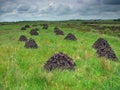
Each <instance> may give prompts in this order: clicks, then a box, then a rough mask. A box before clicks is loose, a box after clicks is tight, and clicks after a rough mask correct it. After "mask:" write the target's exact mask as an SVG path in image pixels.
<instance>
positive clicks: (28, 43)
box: [25, 38, 38, 48]
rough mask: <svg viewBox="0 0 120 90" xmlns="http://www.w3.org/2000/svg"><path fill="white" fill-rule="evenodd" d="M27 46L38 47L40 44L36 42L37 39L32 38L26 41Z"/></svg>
mask: <svg viewBox="0 0 120 90" xmlns="http://www.w3.org/2000/svg"><path fill="white" fill-rule="evenodd" d="M25 47H26V48H38V45H37V44H36V42H35V40H34V39H32V38H30V39H29V40H28V41H26V42H25Z"/></svg>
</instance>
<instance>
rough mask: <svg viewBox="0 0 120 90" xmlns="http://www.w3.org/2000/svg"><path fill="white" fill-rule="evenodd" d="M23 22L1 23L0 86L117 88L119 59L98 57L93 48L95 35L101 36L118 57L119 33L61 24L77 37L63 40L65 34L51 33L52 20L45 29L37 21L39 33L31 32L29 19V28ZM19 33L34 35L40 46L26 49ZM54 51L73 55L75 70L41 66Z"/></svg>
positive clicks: (8, 89) (24, 89)
mask: <svg viewBox="0 0 120 90" xmlns="http://www.w3.org/2000/svg"><path fill="white" fill-rule="evenodd" d="M25 24H27V23H23V24H22V23H20V24H17V25H15V24H13V25H5V26H1V29H0V40H1V41H0V90H119V88H120V85H119V83H120V77H119V76H120V63H119V61H118V62H113V61H109V60H107V59H105V58H98V57H97V54H96V51H95V50H94V49H93V48H92V44H93V43H94V42H95V41H96V40H97V38H99V37H103V38H105V39H106V40H107V41H108V42H109V43H110V45H111V47H112V48H113V50H114V51H115V53H116V55H117V56H118V58H120V48H119V45H120V39H119V38H118V37H114V36H108V35H105V34H102V35H101V34H99V33H93V32H84V31H82V30H80V29H73V28H72V29H70V28H67V27H60V28H61V29H62V30H63V31H64V32H65V34H68V33H73V34H75V36H76V37H77V41H69V40H64V37H65V36H57V35H55V34H54V32H53V30H54V26H56V25H54V24H51V25H50V26H49V29H48V30H43V29H42V28H41V26H40V25H38V26H37V27H38V28H39V29H40V30H39V36H31V35H30V34H29V31H30V30H31V29H32V28H33V27H32V23H30V25H31V28H30V29H28V30H26V31H21V30H20V28H21V27H22V26H24V25H25ZM37 24H39V23H37ZM58 26H59V25H58ZM60 26H61V25H60ZM20 35H26V36H27V37H28V38H33V39H35V41H36V43H37V44H38V46H39V48H38V49H26V48H25V47H24V42H19V41H18V39H19V36H20ZM57 52H63V53H66V54H68V55H69V56H70V57H71V58H73V59H74V61H75V63H76V69H75V71H68V70H64V71H61V70H55V71H52V72H47V71H46V70H44V69H43V65H44V63H45V62H46V61H47V60H48V59H49V58H50V57H51V56H52V55H54V54H55V53H57Z"/></svg>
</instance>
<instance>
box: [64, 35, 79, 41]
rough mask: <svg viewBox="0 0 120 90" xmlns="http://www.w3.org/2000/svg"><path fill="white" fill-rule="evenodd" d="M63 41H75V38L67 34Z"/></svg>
mask: <svg viewBox="0 0 120 90" xmlns="http://www.w3.org/2000/svg"><path fill="white" fill-rule="evenodd" d="M64 39H66V40H73V41H76V40H77V38H76V37H75V36H74V35H73V34H72V33H69V34H67V36H66V37H65V38H64Z"/></svg>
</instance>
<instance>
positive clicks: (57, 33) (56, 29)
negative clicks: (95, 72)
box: [54, 28, 64, 35]
mask: <svg viewBox="0 0 120 90" xmlns="http://www.w3.org/2000/svg"><path fill="white" fill-rule="evenodd" d="M54 33H56V35H64V32H63V31H62V30H60V29H59V28H55V29H54Z"/></svg>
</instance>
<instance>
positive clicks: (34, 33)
mask: <svg viewBox="0 0 120 90" xmlns="http://www.w3.org/2000/svg"><path fill="white" fill-rule="evenodd" d="M30 34H31V35H38V32H37V30H36V29H32V30H31V31H30Z"/></svg>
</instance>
